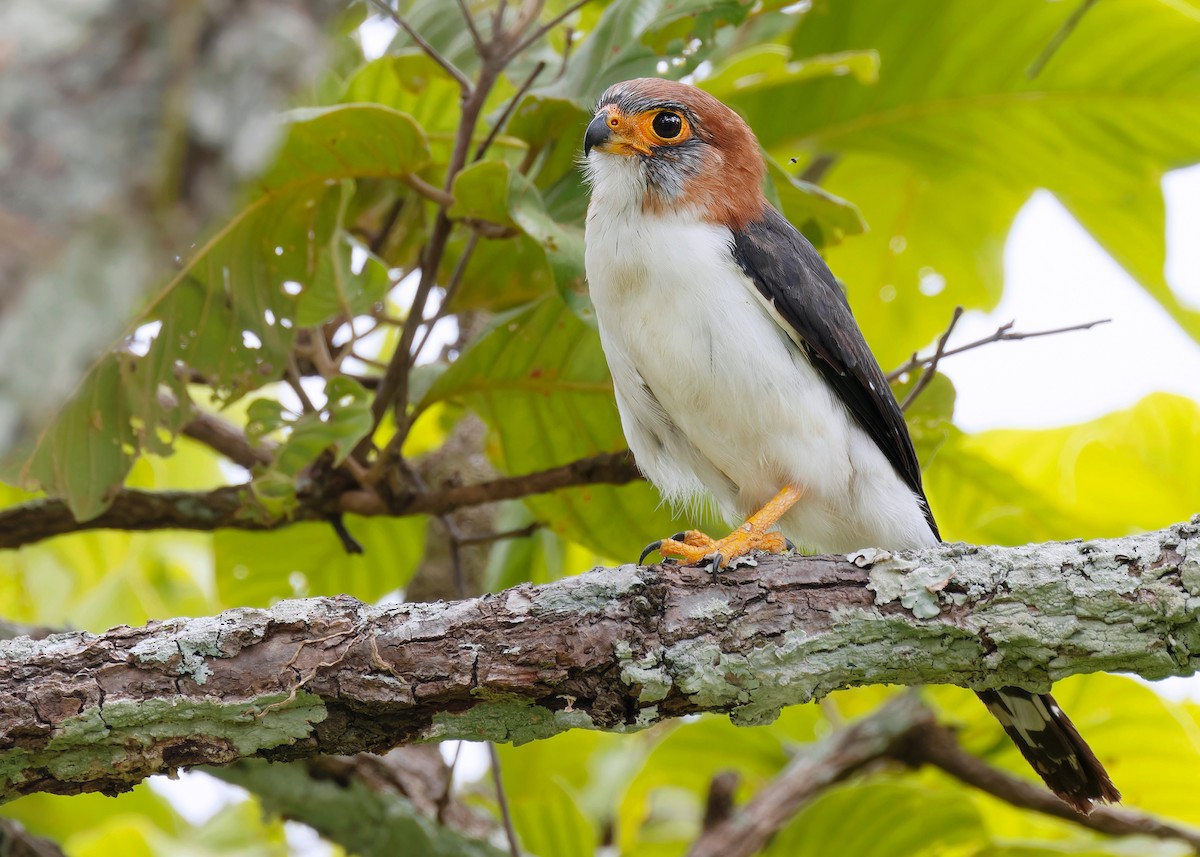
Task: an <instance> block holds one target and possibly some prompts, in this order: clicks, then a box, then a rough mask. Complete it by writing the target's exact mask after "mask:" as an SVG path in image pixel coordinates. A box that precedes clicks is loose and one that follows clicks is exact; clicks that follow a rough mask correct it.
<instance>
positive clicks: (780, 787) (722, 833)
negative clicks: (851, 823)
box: [688, 693, 933, 857]
mask: <svg viewBox="0 0 1200 857" xmlns="http://www.w3.org/2000/svg"><path fill="white" fill-rule="evenodd" d="M932 721H933V714H932V713H931V712H930V711H929V709H928V708H926V707H925V706H923V705H922V704H921V703H920V701H919V700H918V699H917V698H916V697H915V696H913V695H912V694H910V693H905V694H903V695H901V696H899V697H897V698H896V699H893V700H892V701H891V702H889V703H887V704H886V705H884V706H883V707H882V708H880V709H879V710H878V711H877V712H875V713H874V714H872V715H870V716H869V717H864V718H863V719H862V720H859V721H857V722H855V723H853V724H851V725H850V726H849V727H847V728H846V729H843V730H841V731H840V732H835V733H834V734H833V735H831V736H830V737H829V738H826V739H825V740H823V741H819V742H817V743H816V744H814V745H812V746H811V747H810V748H809V751H808V752H806V753H804V754H803V755H799V756H797V757H796V758H795V759H793V760H792V761H791V762H790V763H789V764H788V766H787V767H786V768H784V770H783V772H782V773H781V774H780V775H779V776H778V777H776V778H775V779H774V780H772V781H771V782H770V783H769V784H768V785H767V786H766V787H764V788H763V789H761V790H760V791H759V793H758V794H756V795H755V796H754V797H753V798H751V799H750V801H749V802H748V803H747V804H746V805H745V807H743V808H742V809H741V810H739V811H738V812H736V813H734V814H733V816H732V817H730V818H729V819H728V820H726V821H724V822H721V823H720V824H716V825H714V826H712V827H710V828H709V829H708V830H706V831H704V832H703V833H701V834H700V838H699V839H697V840H696V841H695V843H693V844H692V847H691V849H690V850H689V851H688V857H751V855H754V854H757V853H759V851H760V850H761V849H762V848H763V846H765V845H766V844H767V842H768V840H769V839H770V838H771V836H773V835H774V834H775V833H776V832H777V831H778V830H779V829H780V828H782V827H783V826H784V825H785V824H786V823H787V822H788V821H789V820H790V819H791V818H792V816H794V815H795V814H796V813H797V812H798V811H799V810H800V808H801V807H803V806H805V805H806V804H807V803H809V802H810V801H811V800H812V799H813V798H815V797H816V796H817V795H819V794H820V793H821V792H823V791H824V790H825V789H827V788H829V787H830V786H832V785H834V784H836V783H839V782H841V781H842V780H844V779H846V778H847V777H849V776H851V775H852V774H854V773H855V772H856V771H859V770H861V769H862V768H863V767H864V766H866V765H868V764H870V763H871V762H875V761H877V760H879V759H881V758H885V757H887V756H888V755H890V754H891V753H892V752H893V751H894V750H895V749H896V747H897V745H898V744H899V743H900V742H902V741H903V740H904V738H905V736H906V735H907V734H908V733H909V732H910V731H911V730H912V729H913V727H914V725H915V724H918V723H924V722H932Z"/></svg>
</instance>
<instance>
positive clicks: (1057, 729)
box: [979, 687, 1121, 814]
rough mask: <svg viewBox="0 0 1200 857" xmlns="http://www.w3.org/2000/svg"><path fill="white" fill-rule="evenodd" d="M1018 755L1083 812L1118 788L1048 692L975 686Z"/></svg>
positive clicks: (1110, 797)
mask: <svg viewBox="0 0 1200 857" xmlns="http://www.w3.org/2000/svg"><path fill="white" fill-rule="evenodd" d="M979 698H980V699H982V700H983V704H984V705H986V706H987V707H988V711H990V712H992V714H993V715H995V717H996V719H997V720H999V721H1000V725H1002V726H1003V727H1004V731H1005V732H1007V733H1008V737H1009V738H1011V739H1012V740H1013V743H1014V744H1016V745H1017V748H1018V749H1019V750H1020V751H1021V755H1022V756H1024V757H1025V759H1026V761H1028V762H1029V764H1030V765H1032V766H1033V769H1034V770H1035V771H1037V772H1038V774H1039V775H1040V776H1041V778H1042V779H1043V780H1045V782H1046V785H1047V786H1049V787H1050V790H1051V791H1053V792H1054V793H1055V794H1056V795H1058V796H1059V797H1060V798H1062V799H1063V800H1064V801H1066V802H1067V803H1069V804H1070V805H1071V806H1073V807H1075V808H1076V809H1077V810H1079V811H1080V812H1082V813H1085V814H1086V813H1088V812H1090V811H1091V809H1092V803H1093V802H1094V801H1095V802H1102V803H1112V802H1115V801H1119V800H1120V799H1121V793H1120V792H1119V791H1117V787H1116V786H1114V785H1113V783H1112V780H1111V779H1109V776H1108V772H1107V771H1105V770H1104V766H1103V765H1102V764H1100V760H1099V759H1097V758H1096V754H1095V753H1093V752H1092V748H1091V747H1089V746H1088V745H1087V744H1086V743H1085V742H1084V740H1083V738H1082V737H1080V735H1079V732H1078V730H1076V728H1075V726H1074V724H1072V723H1071V721H1070V720H1069V719H1068V718H1067V715H1066V714H1064V713H1063V710H1062V709H1061V708H1059V707H1058V703H1057V702H1055V701H1054V697H1052V696H1051V695H1050V694H1048V693H1041V694H1038V693H1030V692H1029V691H1027V690H1021V689H1020V688H1017V687H1003V688H1000V689H999V690H983V691H979Z"/></svg>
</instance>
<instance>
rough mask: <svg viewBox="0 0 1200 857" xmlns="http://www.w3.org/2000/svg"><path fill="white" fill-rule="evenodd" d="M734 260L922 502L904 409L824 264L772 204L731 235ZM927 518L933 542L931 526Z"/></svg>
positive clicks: (927, 513) (930, 518) (933, 527)
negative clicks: (898, 402)
mask: <svg viewBox="0 0 1200 857" xmlns="http://www.w3.org/2000/svg"><path fill="white" fill-rule="evenodd" d="M733 257H734V259H736V260H737V263H738V265H740V266H741V268H742V270H743V271H745V272H746V275H747V276H748V277H750V279H751V280H753V281H754V284H755V285H756V286H758V290H759V292H761V293H762V295H763V296H764V297H765V298H766V299H767V300H768V301H770V302H771V303H773V304H774V305H775V309H776V310H777V311H778V312H779V314H780V315H781V316H782V317H783V319H784V321H786V322H787V323H788V324H790V325H791V326H792V328H793V329H794V330H795V331H796V333H798V334H799V336H800V340H801V342H802V343H803V347H805V348H806V350H807V352H808V358H809V361H810V362H811V363H812V365H813V366H814V367H816V369H817V371H819V372H820V373H821V376H822V377H823V378H824V379H825V381H826V382H827V383H828V384H829V385H830V386H831V387H833V389H834V391H835V392H836V393H837V395H838V398H840V399H841V400H842V402H843V403H845V405H846V408H847V410H849V411H850V413H851V414H853V416H854V419H855V420H857V421H858V424H859V425H860V426H862V428H863V430H864V431H866V432H867V434H868V435H870V436H871V439H872V440H874V441H875V443H876V444H877V445H878V446H879V448H880V449H881V450H882V451H883V454H884V455H885V456H887V460H888V461H890V462H891V463H892V466H893V467H895V468H896V472H897V473H898V474H900V477H901V478H902V479H903V480H904V481H905V483H906V484H907V485H908V487H909V488H911V489H912V490H913V493H915V494H917V496H919V497H921V498H922V499H924V498H925V491H924V489H923V488H922V487H921V465H920V464H919V463H918V461H917V454H916V452H915V451H914V450H913V445H912V438H910V437H909V434H908V426H907V425H906V424H905V422H904V414H903V413H902V412H901V411H900V406H899V405H898V404H896V397H895V396H893V395H892V388H891V387H890V386H888V382H887V379H886V378H885V377H884V376H883V371H882V370H881V369H880V368H879V364H878V363H877V362H876V361H875V355H873V354H872V353H871V349H870V348H868V347H867V343H866V341H865V340H864V339H863V335H862V331H860V330H859V329H858V323H857V322H856V321H855V320H854V315H853V314H852V313H851V312H850V304H849V303H847V301H846V296H845V295H844V294H843V293H842V289H841V287H840V286H839V285H838V282H837V280H836V279H834V276H833V274H832V273H831V272H830V270H829V267H828V266H827V265H826V264H825V262H824V260H822V259H821V257H820V256H819V255H818V254H817V251H816V250H815V249H813V246H812V245H811V244H809V243H808V239H806V238H805V237H804V236H803V235H801V234H800V233H799V232H798V231H796V228H795V227H794V226H792V224H790V223H789V222H788V221H787V220H786V219H785V218H784V217H783V215H782V214H780V213H779V212H778V211H776V210H775V209H774V208H773V207H772V206H770V205H767V206H766V207H765V209H764V217H763V219H762V220H759V221H756V222H754V223H751V224H749V225H748V226H747V227H746V228H745V229H744V230H742V231H738V232H734V233H733ZM925 519H926V520H927V521H929V528H930V529H931V530H933V534H934V536H936V537H937V538H938V539H939V540H940V539H941V535H940V534H939V533H938V528H937V523H936V522H935V521H934V520H933V515H932V514H931V513H930V511H929V506H928V504H926V507H925Z"/></svg>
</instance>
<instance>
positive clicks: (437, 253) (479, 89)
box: [356, 36, 508, 480]
mask: <svg viewBox="0 0 1200 857" xmlns="http://www.w3.org/2000/svg"><path fill="white" fill-rule="evenodd" d="M497 38H499V36H498V37H497ZM507 62H508V59H507V58H506V57H502V58H500V59H499V60H494V59H492V54H491V53H490V52H489V53H486V54H484V57H483V65H482V67H481V68H480V70H479V79H478V80H477V81H476V82H475V85H474V87H473V88H472V89H471V90H469V93H468V94H467V95H466V97H465V98H464V101H463V108H462V118H461V120H460V122H459V126H458V132H457V134H456V135H455V140H454V150H453V151H452V152H451V154H450V162H449V164H448V165H447V167H446V183H445V185H444V187H443V190H444V192H445V194H446V195H447V197H450V198H451V199H452V197H451V191H452V189H453V186H454V179H455V177H456V176H457V175H458V173H459V171H460V170H462V168H463V166H464V165H465V164H466V161H467V151H468V148H469V147H470V145H471V138H472V135H473V133H474V130H475V125H476V123H477V122H478V121H479V115H480V113H481V112H482V110H483V105H484V102H485V101H486V100H487V97H488V95H489V93H490V92H491V90H492V87H493V86H494V85H495V83H496V80H497V79H498V78H499V76H500V73H501V71H502V70H503V69H504V66H505V64H506V63H507ZM448 209H449V205H442V206H441V207H440V208H439V209H438V213H437V217H436V218H435V220H434V223H433V228H432V229H431V230H430V234H429V241H428V243H427V244H426V245H425V252H424V254H423V255H422V258H421V279H420V281H419V282H418V284H417V290H416V294H414V295H413V301H412V306H411V307H410V308H409V312H408V319H407V320H406V322H405V324H404V327H403V328H401V331H400V341H399V343H397V345H396V351H395V353H394V354H393V355H392V359H391V361H390V362H389V363H388V368H387V371H385V372H384V374H383V378H382V380H381V381H380V382H379V388H378V389H377V390H376V393H375V399H374V401H373V402H372V403H371V414H372V417H373V419H374V423H375V425H376V426H378V425H379V421H380V420H382V419H383V415H384V414H385V413H387V411H388V408H390V407H391V406H392V403H393V402H399V403H400V410H401V415H402V416H403V409H404V406H405V401H406V399H407V398H408V380H409V378H408V375H409V370H410V369H411V366H412V356H411V349H412V344H413V339H414V338H415V337H416V334H417V328H418V327H419V326H420V324H421V322H422V320H423V318H424V314H425V303H426V301H428V299H429V294H430V292H432V291H433V287H434V285H435V284H436V282H437V272H438V269H439V267H440V266H441V262H442V257H443V255H444V254H445V252H446V243H447V241H448V240H449V237H450V230H451V227H452V223H451V220H450V217H449V215H448V214H447V211H448ZM396 423H397V427H396V431H397V434H398V435H400V436H401V441H403V437H404V435H406V434H407V431H408V420H407V419H404V418H400V419H397V420H396ZM360 451H361V450H356V453H357V452H360ZM389 466H390V462H389V461H388V456H386V455H381V456H380V457H379V459H378V460H377V461H376V462H375V465H374V466H373V467H372V477H373V478H374V479H376V480H378V479H379V478H380V477H381V475H382V473H383V472H384V471H385V470H386V469H387V468H388V467H389Z"/></svg>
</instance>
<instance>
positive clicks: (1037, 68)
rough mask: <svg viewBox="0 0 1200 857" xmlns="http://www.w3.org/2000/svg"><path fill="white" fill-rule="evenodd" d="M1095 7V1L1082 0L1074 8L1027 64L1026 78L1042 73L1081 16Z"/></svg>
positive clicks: (1032, 77) (1031, 78)
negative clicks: (1033, 58) (1036, 55)
mask: <svg viewBox="0 0 1200 857" xmlns="http://www.w3.org/2000/svg"><path fill="white" fill-rule="evenodd" d="M1095 5H1096V0H1083V2H1081V3H1080V4H1079V5H1078V6H1076V7H1075V11H1074V12H1072V13H1071V15H1070V17H1068V18H1067V20H1066V21H1064V22H1063V25H1062V26H1061V27H1059V28H1058V30H1057V31H1056V32H1055V33H1054V35H1053V36H1051V37H1050V41H1049V42H1047V43H1046V47H1044V48H1043V49H1042V52H1041V53H1040V54H1038V57H1037V59H1035V60H1034V61H1033V62H1032V63H1030V64H1029V68H1027V69H1025V77H1026V78H1028V79H1029V80H1033V79H1034V78H1035V77H1037V76H1038V75H1039V74H1041V73H1042V69H1044V68H1045V67H1046V64H1047V63H1049V62H1050V60H1051V59H1053V57H1054V55H1055V54H1056V53H1058V49H1059V48H1061V47H1062V46H1063V42H1065V41H1066V40H1067V39H1068V38H1070V36H1071V34H1072V33H1073V32H1075V28H1076V27H1078V26H1079V22H1080V21H1082V20H1083V16H1084V15H1086V14H1087V12H1088V10H1089V9H1091V8H1092V7H1093V6H1095Z"/></svg>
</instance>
